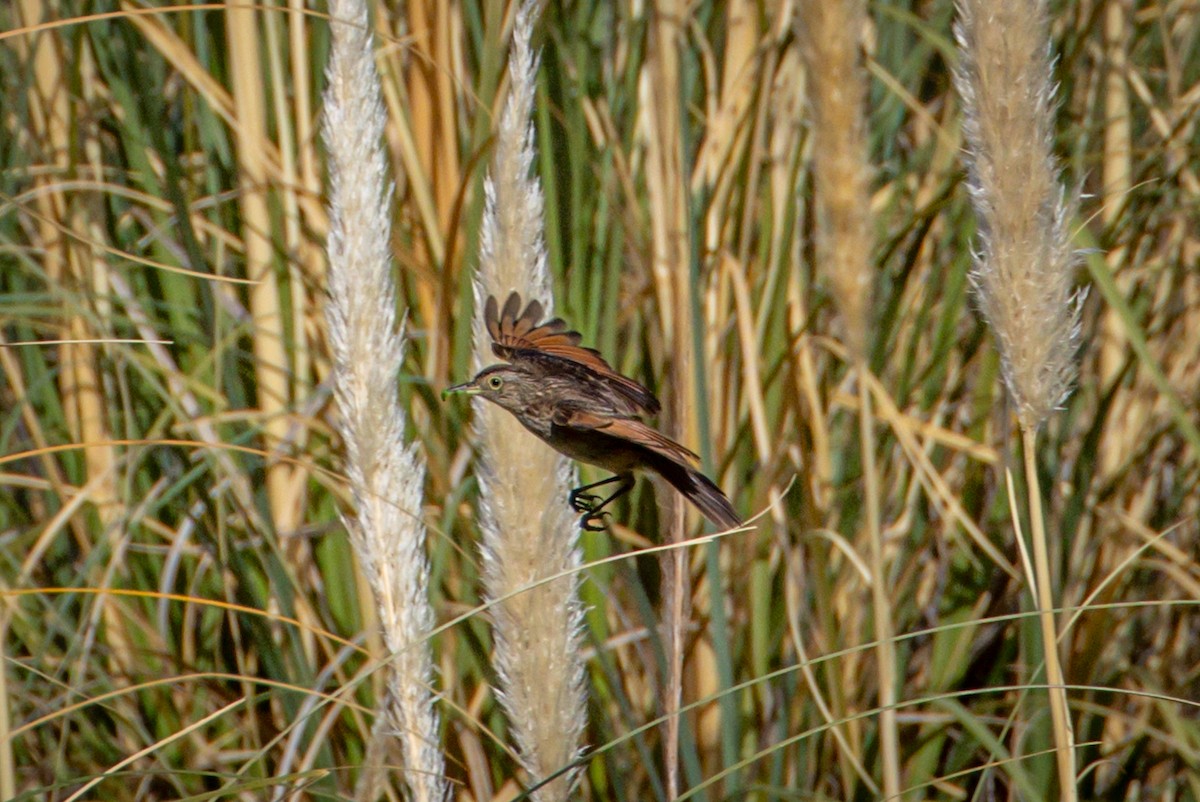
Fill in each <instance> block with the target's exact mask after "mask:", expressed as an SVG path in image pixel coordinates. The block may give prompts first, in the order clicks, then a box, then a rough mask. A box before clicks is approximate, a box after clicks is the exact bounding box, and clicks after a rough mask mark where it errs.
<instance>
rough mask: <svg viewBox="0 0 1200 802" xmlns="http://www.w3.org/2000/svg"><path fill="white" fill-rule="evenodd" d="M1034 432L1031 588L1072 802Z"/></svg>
mask: <svg viewBox="0 0 1200 802" xmlns="http://www.w3.org/2000/svg"><path fill="white" fill-rule="evenodd" d="M1036 441H1037V431H1036V430H1033V429H1028V428H1025V429H1022V430H1021V446H1022V451H1023V452H1024V457H1025V489H1026V492H1027V494H1028V503H1029V539H1030V542H1031V544H1032V546H1033V570H1034V577H1031V579H1035V580H1036V581H1035V582H1034V583H1033V589H1034V593H1035V596H1036V600H1037V607H1038V623H1039V625H1040V626H1041V630H1042V647H1043V651H1044V652H1045V655H1044V659H1045V661H1046V684H1047V686H1049V693H1050V720H1051V724H1052V726H1053V727H1054V758H1055V762H1056V763H1057V764H1058V779H1059V784H1060V798H1061V799H1062V800H1063V802H1075V800H1076V799H1077V798H1078V791H1077V786H1076V780H1075V730H1074V727H1073V726H1072V724H1071V711H1070V709H1069V707H1068V705H1067V683H1066V679H1065V676H1064V674H1063V668H1062V661H1061V660H1060V659H1059V656H1058V622H1057V619H1056V617H1055V613H1054V586H1053V585H1052V584H1051V582H1050V553H1049V549H1048V548H1047V537H1046V522H1045V517H1044V516H1043V514H1042V491H1041V487H1040V486H1039V485H1040V483H1039V482H1038V473H1037V452H1036Z"/></svg>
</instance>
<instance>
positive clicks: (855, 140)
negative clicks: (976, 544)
mask: <svg viewBox="0 0 1200 802" xmlns="http://www.w3.org/2000/svg"><path fill="white" fill-rule="evenodd" d="M866 22H867V15H866V4H865V2H863V0H804V1H803V2H801V3H800V14H799V17H798V20H797V34H798V37H799V40H800V45H801V48H800V50H801V53H802V54H803V56H804V63H805V67H806V69H807V71H808V75H807V86H808V97H809V105H810V107H811V111H812V124H811V126H810V129H809V130H810V131H811V132H812V137H813V149H812V150H813V156H812V173H813V186H814V193H813V195H814V200H813V207H814V210H815V215H816V221H817V231H816V239H817V249H816V250H817V259H818V262H819V264H820V265H821V266H822V268H823V269H824V270H825V273H826V276H827V278H828V281H829V285H830V287H831V289H832V290H833V294H834V297H835V298H836V300H837V304H838V309H839V310H840V311H841V315H842V319H843V322H844V325H845V331H846V341H847V344H848V345H849V346H850V353H851V355H852V356H853V358H854V361H855V370H856V371H857V372H858V375H859V381H858V395H859V407H860V410H859V446H860V450H861V453H862V464H863V485H864V487H863V501H864V504H865V507H866V526H867V539H868V542H869V548H870V556H871V562H870V565H871V608H872V615H873V618H874V628H875V662H876V671H877V674H878V681H879V741H880V753H881V755H882V757H883V791H884V796H885V797H886V798H888V799H892V798H898V797H899V795H900V738H899V734H898V725H897V721H896V646H895V640H894V632H893V628H892V609H891V600H890V593H889V590H890V581H889V566H888V560H887V558H886V555H885V554H884V548H883V525H882V513H881V510H880V500H879V499H880V492H881V491H880V487H879V472H878V468H877V465H876V462H875V436H874V430H875V423H874V418H873V414H872V405H871V395H870V391H869V382H868V380H867V373H868V370H869V367H868V364H867V353H866V348H867V339H868V334H867V322H868V316H869V314H870V309H871V295H872V287H871V279H872V273H873V271H872V269H871V248H872V242H873V238H872V236H871V221H870V215H869V205H870V196H869V194H868V189H869V182H870V176H871V172H870V168H869V163H868V161H867V139H866V115H865V103H866V97H867V87H866V73H865V71H864V69H863V67H862V65H861V63H860V57H859V38H860V36H861V35H862V33H863V30H864V27H865V25H866Z"/></svg>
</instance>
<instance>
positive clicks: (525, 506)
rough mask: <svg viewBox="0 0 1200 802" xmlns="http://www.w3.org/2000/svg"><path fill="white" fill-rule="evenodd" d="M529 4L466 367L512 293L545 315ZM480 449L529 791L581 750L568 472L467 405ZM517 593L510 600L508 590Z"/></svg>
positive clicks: (522, 434) (508, 692) (555, 790)
mask: <svg viewBox="0 0 1200 802" xmlns="http://www.w3.org/2000/svg"><path fill="white" fill-rule="evenodd" d="M536 6H537V0H526V2H523V3H522V4H521V7H520V8H519V9H518V11H517V17H516V23H515V26H514V29H513V38H512V48H511V52H510V54H509V65H508V75H509V96H508V99H507V101H506V102H505V105H504V110H503V113H502V114H501V117H500V124H499V129H498V131H497V133H496V151H495V156H494V160H493V162H492V166H491V170H490V171H489V175H488V177H487V181H486V183H485V193H486V203H485V207H484V217H483V231H482V234H481V244H480V251H481V252H480V264H479V272H478V274H477V276H476V279H475V308H476V310H477V314H476V317H475V366H476V368H480V367H483V366H485V365H488V364H491V363H492V362H495V361H496V360H495V358H494V357H493V356H492V350H491V338H490V337H489V336H488V334H487V331H486V330H485V328H484V325H483V318H482V310H483V306H484V301H485V300H486V299H487V297H488V296H489V295H495V296H496V298H497V299H498V300H499V301H500V303H502V304H503V303H504V300H505V299H506V298H507V297H508V294H509V293H510V292H511V291H513V290H516V291H517V292H519V293H521V297H522V300H523V301H524V302H528V301H530V300H534V299H536V300H538V301H540V302H541V303H542V304H543V306H544V307H545V309H546V310H547V314H550V312H551V309H552V301H553V299H552V297H551V295H550V276H549V272H548V270H547V267H546V251H545V247H544V245H543V242H542V225H543V222H542V190H541V185H540V184H539V182H538V181H537V179H536V178H535V177H532V176H531V168H532V166H533V159H534V155H535V151H534V130H533V125H532V123H531V122H530V114H531V113H532V110H533V101H534V90H535V79H536V76H537V58H536V56H535V55H534V53H533V51H532V49H531V47H530V36H531V34H532V31H533V23H534V19H535V9H536ZM475 415H476V422H477V423H476V425H477V427H478V431H479V441H480V460H479V478H480V497H481V499H482V502H481V506H482V511H481V512H482V516H481V517H482V521H483V560H484V582H485V584H486V586H487V592H488V595H489V596H490V597H491V598H492V599H503V601H500V602H499V603H497V604H496V605H495V606H494V607H493V608H492V612H493V616H494V622H495V633H494V634H495V639H496V648H495V655H496V674H497V678H498V680H499V686H500V687H499V690H498V693H499V696H500V700H501V702H502V703H503V705H504V709H505V711H506V712H507V713H508V717H509V720H510V722H511V723H512V728H513V732H514V736H515V739H516V742H517V746H518V750H519V753H520V758H521V763H522V765H523V767H524V768H525V770H526V771H527V772H528V773H529V775H530V779H531V780H532V781H533V782H534V783H539V782H541V781H543V780H546V779H547V778H549V777H551V776H553V775H555V774H556V773H557V772H559V771H560V770H562V769H563V768H564V767H565V766H567V765H569V764H570V763H571V762H572V761H573V760H575V759H576V758H577V757H578V756H579V753H580V750H581V746H580V739H581V737H582V733H583V728H584V724H585V723H586V698H585V695H584V673H583V659H582V657H581V655H580V628H581V626H582V624H583V608H582V605H581V604H580V602H579V599H578V584H579V583H578V579H577V577H576V575H575V574H574V573H572V574H571V575H570V577H567V578H563V579H558V580H555V581H553V582H550V583H548V584H545V585H541V586H539V587H536V588H532V589H529V590H522V589H523V588H528V587H530V586H531V585H533V584H534V583H536V582H538V581H539V580H541V579H544V578H545V577H548V576H553V575H556V574H560V573H563V572H570V571H574V570H576V569H578V568H579V565H580V562H581V556H580V553H579V548H578V528H577V523H576V521H575V517H574V515H573V514H572V513H571V511H570V508H569V507H568V506H567V500H566V499H567V494H568V492H569V490H570V488H571V485H572V479H573V477H574V472H573V470H572V468H571V465H570V463H569V461H568V460H567V459H565V458H564V457H562V456H560V455H559V454H557V453H556V452H554V451H553V450H551V449H550V448H549V447H548V446H546V445H544V444H543V443H541V442H540V441H538V440H537V438H535V437H534V436H533V435H532V434H530V433H529V432H527V431H525V429H524V427H522V426H521V424H520V423H518V422H517V421H516V420H515V419H514V418H513V417H512V416H511V415H510V414H509V413H508V412H505V411H504V410H502V409H500V408H498V407H496V406H494V405H492V404H489V403H486V402H484V401H481V400H479V401H476V402H475ZM514 592H515V593H516V595H511V594H513V593H514ZM577 779H578V771H574V770H573V771H569V772H566V773H564V774H562V775H560V776H558V777H555V779H554V780H551V781H550V782H548V783H547V784H546V785H544V786H542V787H541V788H539V789H538V790H537V791H535V792H534V794H533V798H534V799H537V800H545V801H547V802H548V801H549V800H562V799H567V798H569V797H570V795H571V792H572V789H573V788H574V786H575V783H576V781H577Z"/></svg>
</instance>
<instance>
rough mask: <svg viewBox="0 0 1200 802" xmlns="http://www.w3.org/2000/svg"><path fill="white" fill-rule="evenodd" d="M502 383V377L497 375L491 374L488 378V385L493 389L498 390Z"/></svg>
mask: <svg viewBox="0 0 1200 802" xmlns="http://www.w3.org/2000/svg"><path fill="white" fill-rule="evenodd" d="M502 384H504V379H502V378H500V377H499V376H491V377H489V378H488V387H490V388H491V389H493V390H499V389H500V385H502Z"/></svg>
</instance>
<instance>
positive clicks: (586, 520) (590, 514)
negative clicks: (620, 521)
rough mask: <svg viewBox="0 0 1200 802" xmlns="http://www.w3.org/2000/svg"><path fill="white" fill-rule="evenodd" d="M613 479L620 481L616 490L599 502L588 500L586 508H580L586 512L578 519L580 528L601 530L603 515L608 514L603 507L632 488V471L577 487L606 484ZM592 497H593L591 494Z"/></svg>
mask: <svg viewBox="0 0 1200 802" xmlns="http://www.w3.org/2000/svg"><path fill="white" fill-rule="evenodd" d="M615 481H620V483H621V484H620V486H619V487H618V488H617V489H616V492H614V493H613V494H612V495H611V496H609V497H608V498H606V499H604V500H603V501H601V502H600V503H599V504H597V503H595V502H589V507H588V509H586V510H580V512H584V513H586V514H585V515H584V516H583V518H581V519H580V520H579V526H580V528H581V529H584V530H586V531H588V532H603V531H604V524H603V523H602V522H603V520H604V516H605V515H608V513H607V512H605V511H604V508H605V507H607V506H608V505H609V504H612V503H613V502H614V501H616V500H617V499H618V498H620V497H621V496H623V495H625V494H626V493H628V492H629V491H630V490H632V489H633V486H634V484H635V481H634V478H633V474H632V473H619V474H617V475H616V476H612V477H610V478H608V479H605V480H604V481H603V482H597V483H596V484H594V485H587V486H585V487H581V488H579V489H580V490H586V489H588V488H591V487H598V486H600V485H606V484H609V483H611V482H615ZM593 498H595V497H594V496H593ZM576 509H578V508H576Z"/></svg>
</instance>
